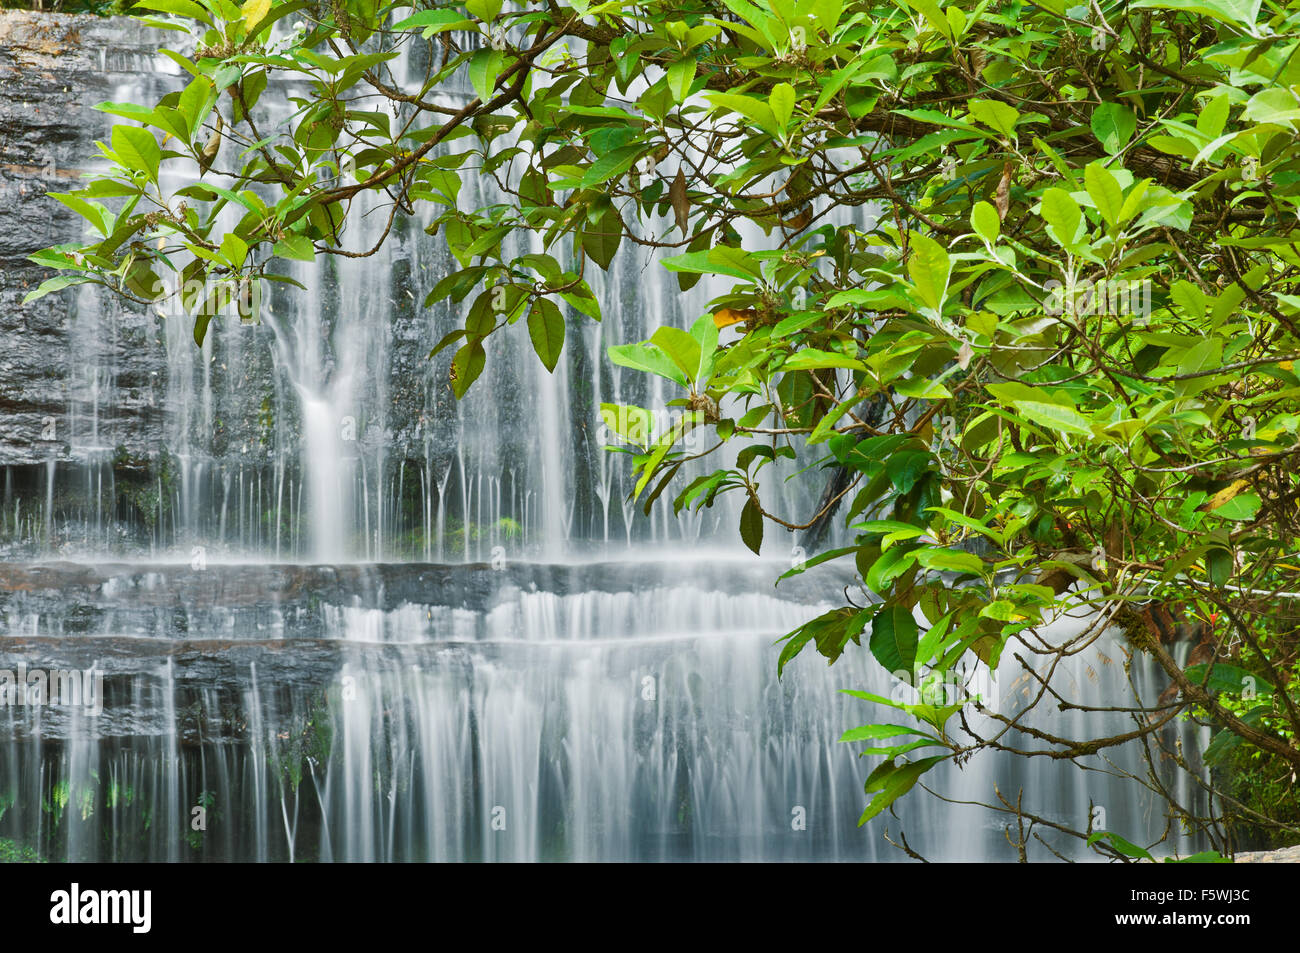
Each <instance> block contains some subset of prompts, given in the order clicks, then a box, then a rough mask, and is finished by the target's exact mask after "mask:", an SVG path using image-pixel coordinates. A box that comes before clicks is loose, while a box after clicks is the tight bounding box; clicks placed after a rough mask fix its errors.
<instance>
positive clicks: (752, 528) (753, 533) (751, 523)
mask: <svg viewBox="0 0 1300 953" xmlns="http://www.w3.org/2000/svg"><path fill="white" fill-rule="evenodd" d="M740 538H741V541H742V542H744V544H745V545H746V546H748V547H749V548H750V549H751V550H753V552H754V554H755V555H758V554H759V552H758V551H759V550H760V549H761V548H762V546H763V514H762V512H761V511H760V510H759V508H758V505H757V504H756V503H755V502H754V501H753V499H749V500H746V501H745V508H744V509H743V510H741V511H740Z"/></svg>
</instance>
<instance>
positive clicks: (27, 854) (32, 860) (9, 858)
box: [0, 837, 45, 864]
mask: <svg viewBox="0 0 1300 953" xmlns="http://www.w3.org/2000/svg"><path fill="white" fill-rule="evenodd" d="M43 863H45V858H43V857H42V856H41V855H40V854H38V853H37V852H36V851H35V850H34V849H33V848H31V847H28V846H26V845H25V844H20V843H18V842H17V841H12V840H10V839H9V838H7V837H0V864H43Z"/></svg>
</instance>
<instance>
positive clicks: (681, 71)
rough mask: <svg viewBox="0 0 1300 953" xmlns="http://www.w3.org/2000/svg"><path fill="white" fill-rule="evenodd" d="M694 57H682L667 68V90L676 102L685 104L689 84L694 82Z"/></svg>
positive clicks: (689, 87) (689, 89)
mask: <svg viewBox="0 0 1300 953" xmlns="http://www.w3.org/2000/svg"><path fill="white" fill-rule="evenodd" d="M695 66H696V63H695V57H693V56H683V57H682V58H681V59H680V60H678V61H677V62H676V63H674V64H673V65H672V66H670V67H668V89H669V91H670V92H671V93H672V94H673V99H674V100H675V101H676V102H679V103H681V102H685V101H686V97H687V96H689V95H690V92H691V84H692V83H694V82H695Z"/></svg>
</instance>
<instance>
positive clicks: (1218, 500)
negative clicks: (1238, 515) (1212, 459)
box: [1197, 480, 1250, 513]
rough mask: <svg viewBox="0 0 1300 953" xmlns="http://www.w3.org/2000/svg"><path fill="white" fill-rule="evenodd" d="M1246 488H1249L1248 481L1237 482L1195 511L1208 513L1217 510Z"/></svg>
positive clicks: (1226, 487)
mask: <svg viewBox="0 0 1300 953" xmlns="http://www.w3.org/2000/svg"><path fill="white" fill-rule="evenodd" d="M1248 486H1250V481H1249V480H1237V481H1235V482H1233V483H1232V484H1231V485H1230V486H1225V487H1224V488H1223V489H1222V490H1220V491H1219V492H1218V493H1216V494H1214V496H1212V497H1210V498H1209V499H1208V500H1206V501H1205V502H1204V503H1202V504H1201V505H1200V506H1199V507H1197V509H1199V510H1201V511H1202V512H1205V513H1208V512H1210V511H1211V510H1217V509H1218V508H1219V507H1220V506H1223V504H1225V503H1227V502H1228V501H1229V500H1230V499H1232V498H1233V497H1234V496H1236V495H1237V494H1238V493H1240V492H1241V491H1242V490H1244V489H1246V487H1248Z"/></svg>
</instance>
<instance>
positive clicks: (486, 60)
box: [469, 47, 505, 103]
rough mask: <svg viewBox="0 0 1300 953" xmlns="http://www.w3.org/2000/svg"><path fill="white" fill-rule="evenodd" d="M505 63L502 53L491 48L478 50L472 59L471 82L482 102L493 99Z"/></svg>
mask: <svg viewBox="0 0 1300 953" xmlns="http://www.w3.org/2000/svg"><path fill="white" fill-rule="evenodd" d="M504 63H505V56H504V55H503V54H502V53H501V51H500V50H494V49H492V48H491V47H488V48H485V49H481V50H478V51H476V52H475V53H474V55H473V56H472V57H470V61H469V81H470V83H471V84H472V85H473V87H474V92H475V93H477V94H478V98H479V99H480V100H481V101H482V102H485V103H486V102H488V101H489V100H490V99H492V91H493V87H494V86H495V85H496V81H497V76H499V75H500V74H501V67H502V66H503V65H504Z"/></svg>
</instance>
